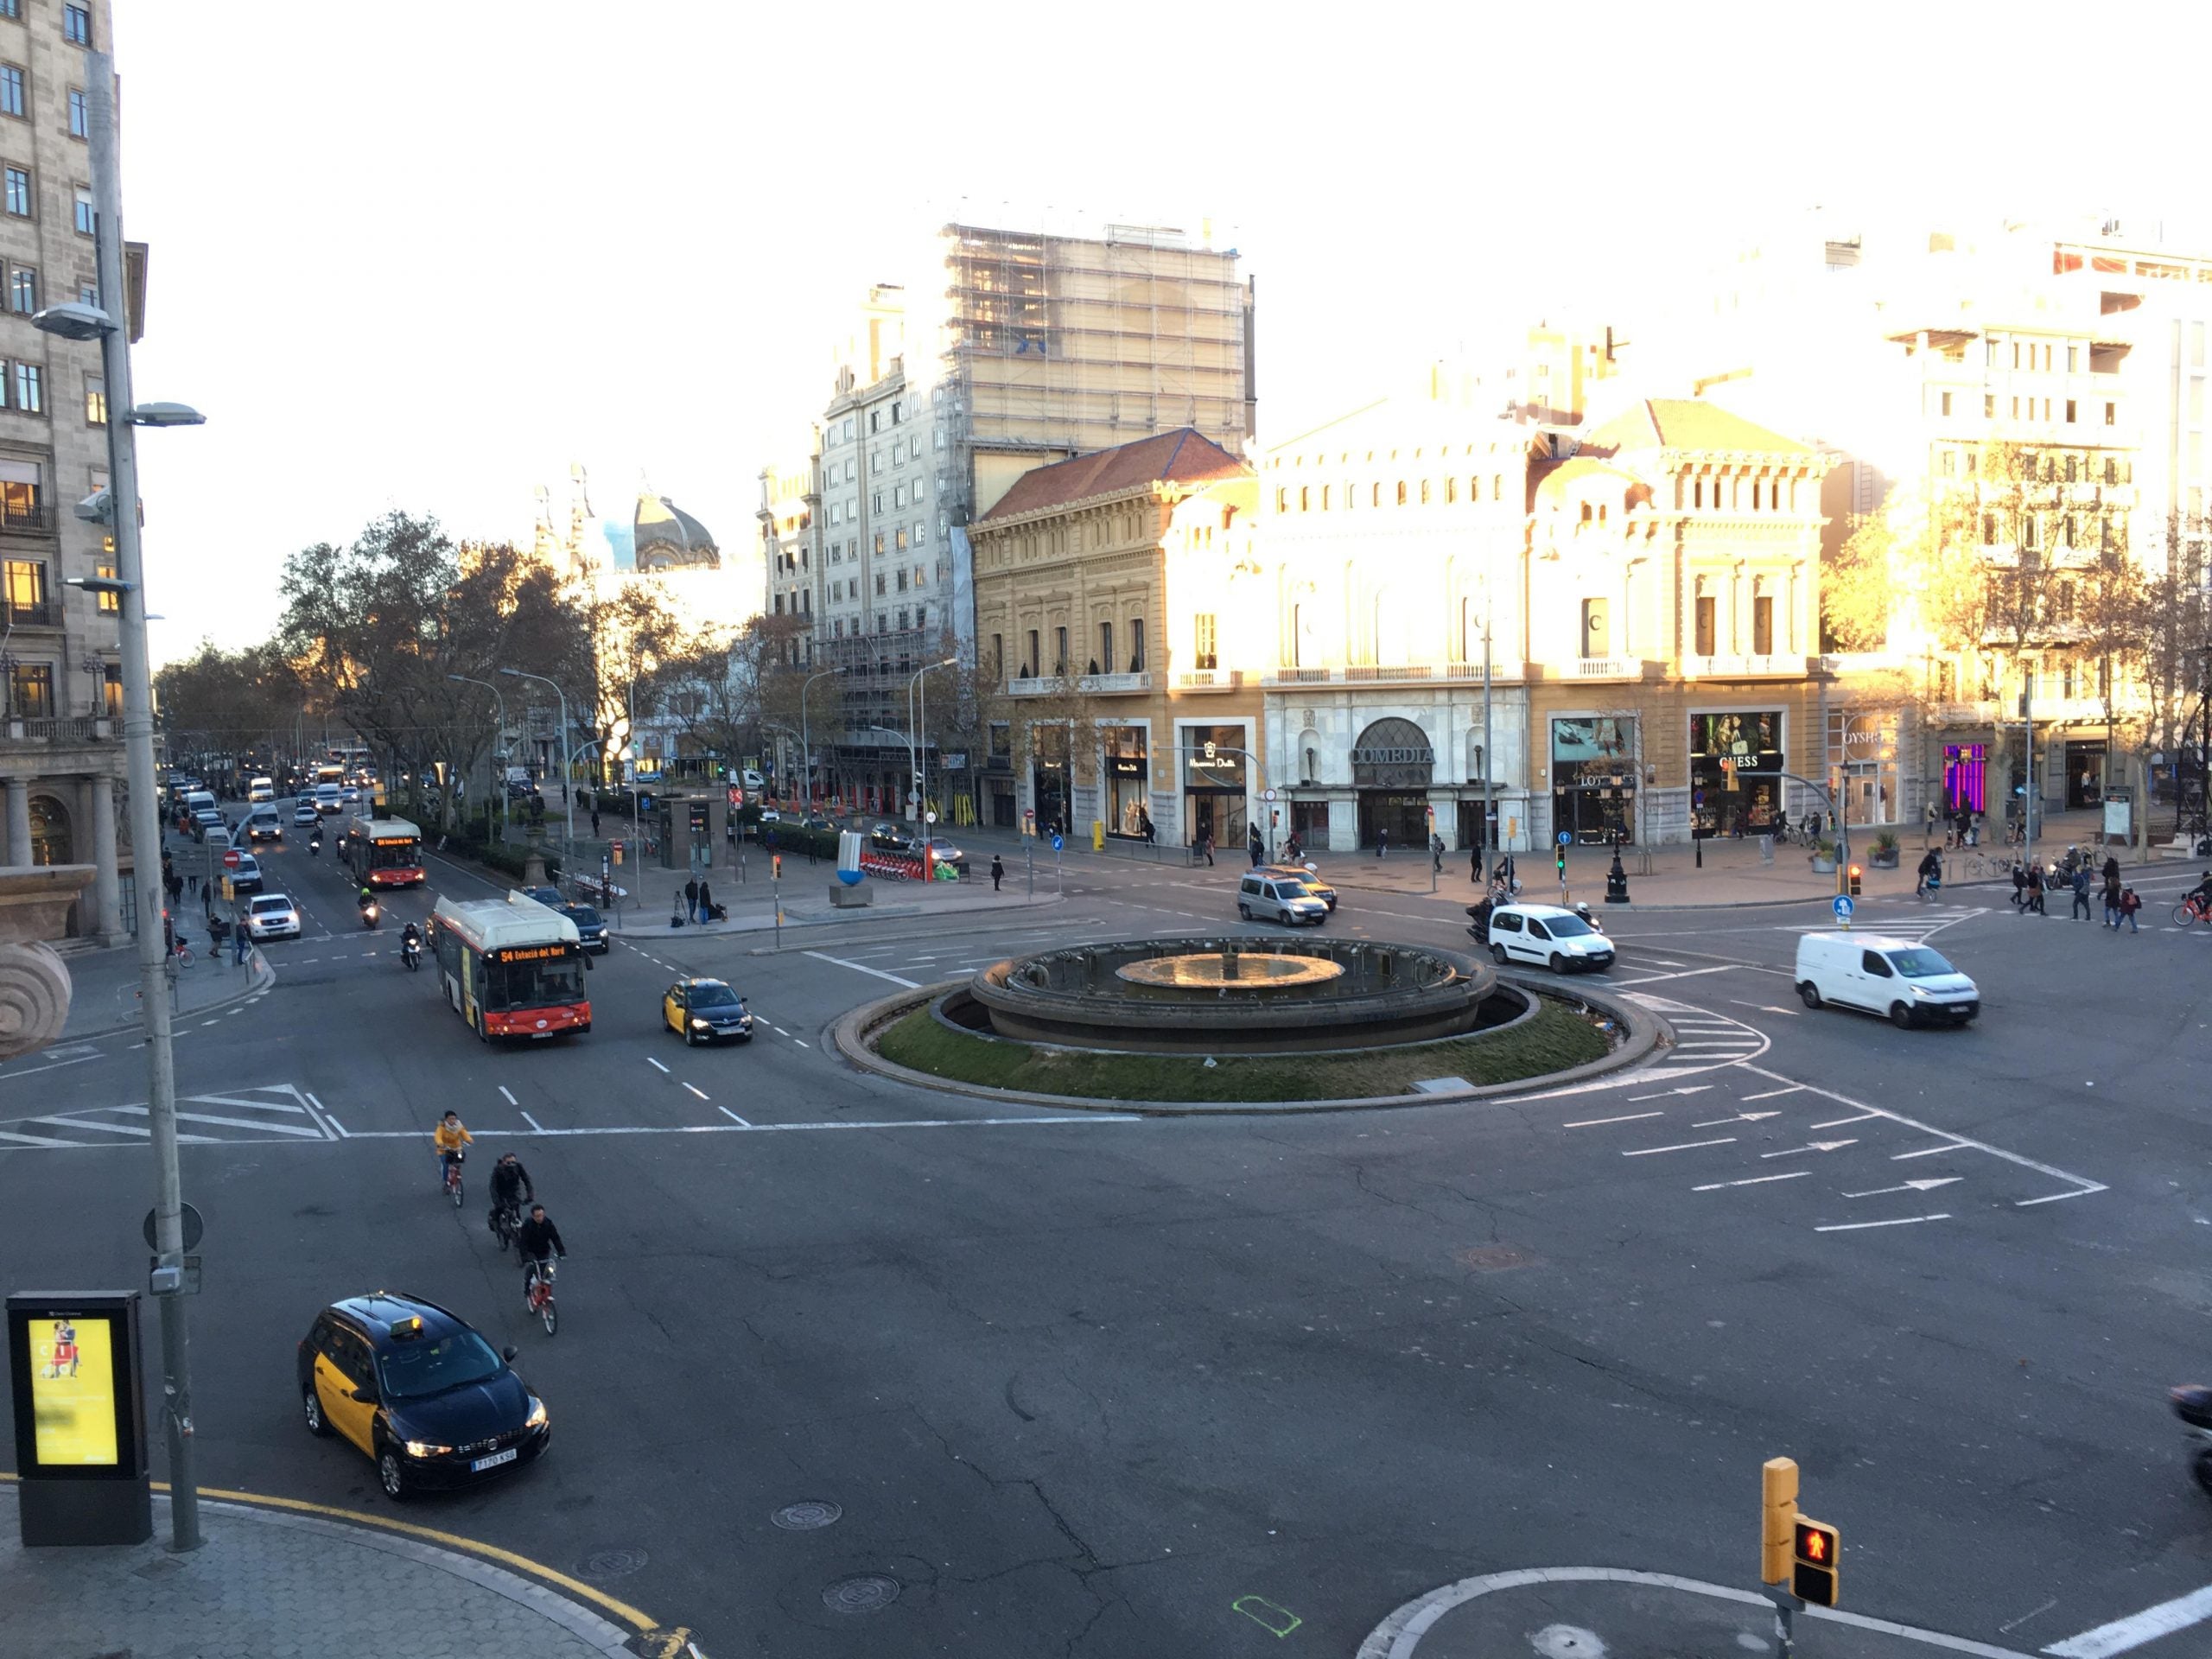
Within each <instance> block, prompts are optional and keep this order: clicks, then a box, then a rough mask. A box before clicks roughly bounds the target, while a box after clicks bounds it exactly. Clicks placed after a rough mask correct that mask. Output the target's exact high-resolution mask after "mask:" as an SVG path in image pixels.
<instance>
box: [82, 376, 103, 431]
mask: <svg viewBox="0 0 2212 1659" xmlns="http://www.w3.org/2000/svg"><path fill="white" fill-rule="evenodd" d="M85 424H86V426H105V425H106V424H107V377H106V376H105V375H104V374H88V375H86V377H85Z"/></svg>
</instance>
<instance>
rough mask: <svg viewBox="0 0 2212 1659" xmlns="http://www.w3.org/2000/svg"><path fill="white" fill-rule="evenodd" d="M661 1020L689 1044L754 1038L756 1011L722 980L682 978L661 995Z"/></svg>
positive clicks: (746, 1040)
mask: <svg viewBox="0 0 2212 1659" xmlns="http://www.w3.org/2000/svg"><path fill="white" fill-rule="evenodd" d="M660 1018H661V1023H662V1024H663V1025H664V1026H666V1027H668V1028H669V1029H670V1030H671V1031H672V1032H675V1033H677V1035H678V1036H680V1037H682V1038H683V1040H684V1041H685V1042H687V1043H712V1042H723V1041H727V1042H735V1043H749V1042H751V1041H752V1040H753V1011H752V1010H751V1009H750V1008H748V1007H746V1006H745V999H744V998H743V997H741V996H740V995H738V994H737V993H736V992H735V991H734V990H732V989H731V988H729V986H728V983H727V982H724V981H722V980H719V979H679V980H677V982H676V983H675V984H673V985H671V986H670V987H669V988H667V989H666V990H664V991H663V992H662V993H661V994H660Z"/></svg>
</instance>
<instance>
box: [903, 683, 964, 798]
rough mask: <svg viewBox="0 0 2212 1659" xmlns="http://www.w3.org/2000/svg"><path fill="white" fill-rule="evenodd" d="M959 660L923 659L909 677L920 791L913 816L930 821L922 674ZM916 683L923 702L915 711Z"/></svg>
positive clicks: (926, 700) (925, 694) (916, 778)
mask: <svg viewBox="0 0 2212 1659" xmlns="http://www.w3.org/2000/svg"><path fill="white" fill-rule="evenodd" d="M959 664H960V659H959V658H957V657H948V658H945V659H944V661H943V662H941V663H924V664H922V665H921V666H920V667H919V668H918V669H916V670H915V671H913V672H912V674H911V675H909V676H908V677H907V679H906V717H907V718H908V719H909V720H912V721H913V722H914V738H915V744H914V788H915V790H916V791H918V793H917V796H916V798H915V801H914V816H915V817H917V818H919V819H921V820H922V821H923V822H924V823H927V822H928V818H929V810H930V780H929V764H930V752H929V747H928V740H929V716H930V689H929V687H928V686H926V685H923V684H922V676H924V675H925V674H927V673H928V672H929V671H931V670H932V669H938V668H957V667H958V666H959ZM917 686H920V687H921V702H920V705H919V712H918V713H917V712H916V703H915V699H914V690H915V688H916V687H917Z"/></svg>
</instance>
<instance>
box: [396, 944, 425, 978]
mask: <svg viewBox="0 0 2212 1659" xmlns="http://www.w3.org/2000/svg"><path fill="white" fill-rule="evenodd" d="M399 961H400V964H401V966H403V967H404V968H405V969H407V971H408V972H409V973H410V974H411V973H413V972H414V971H415V970H416V969H418V968H420V967H421V966H422V965H423V947H422V946H421V945H419V944H416V942H415V941H414V940H412V939H402V940H401V941H400V942H399Z"/></svg>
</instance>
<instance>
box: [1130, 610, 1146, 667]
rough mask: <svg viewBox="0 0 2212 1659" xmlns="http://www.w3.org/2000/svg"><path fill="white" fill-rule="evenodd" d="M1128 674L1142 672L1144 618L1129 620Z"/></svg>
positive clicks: (1134, 617)
mask: <svg viewBox="0 0 2212 1659" xmlns="http://www.w3.org/2000/svg"><path fill="white" fill-rule="evenodd" d="M1129 672H1130V673H1132V674H1141V673H1143V672H1144V618H1142V617H1141V616H1133V617H1131V618H1130V619H1129Z"/></svg>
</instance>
